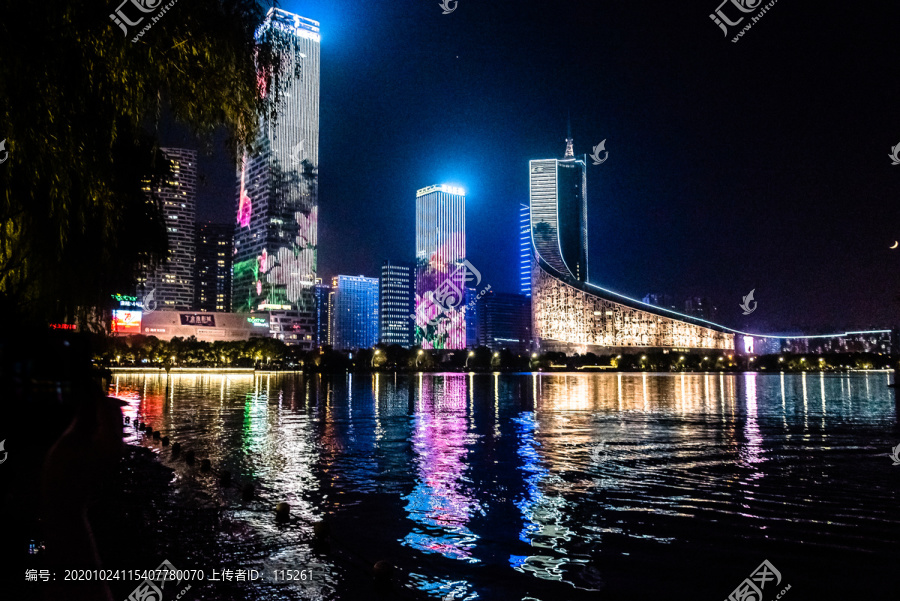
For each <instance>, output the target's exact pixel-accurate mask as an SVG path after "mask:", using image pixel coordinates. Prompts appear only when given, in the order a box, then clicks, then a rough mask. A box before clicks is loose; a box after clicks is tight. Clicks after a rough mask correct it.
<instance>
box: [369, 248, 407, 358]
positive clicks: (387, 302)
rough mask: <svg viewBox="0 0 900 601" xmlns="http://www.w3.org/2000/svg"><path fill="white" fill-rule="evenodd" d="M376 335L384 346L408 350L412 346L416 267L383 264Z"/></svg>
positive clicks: (387, 262) (393, 262) (393, 263)
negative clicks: (398, 346) (389, 345)
mask: <svg viewBox="0 0 900 601" xmlns="http://www.w3.org/2000/svg"><path fill="white" fill-rule="evenodd" d="M378 306H379V316H378V317H379V320H378V322H379V334H378V339H379V341H380V342H382V343H383V344H399V345H400V346H402V347H404V348H409V347H411V346H413V344H415V321H414V320H413V313H414V312H415V309H416V266H415V264H413V263H404V262H398V261H385V262H384V263H383V264H382V265H381V282H380V287H379V294H378Z"/></svg>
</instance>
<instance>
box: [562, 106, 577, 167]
mask: <svg viewBox="0 0 900 601" xmlns="http://www.w3.org/2000/svg"><path fill="white" fill-rule="evenodd" d="M566 132H567V135H566V156H564V157H563V159H564V160H565V159H574V158H575V147H574V142H573V140H572V112H571V111H569V117H568V119H567V122H566Z"/></svg>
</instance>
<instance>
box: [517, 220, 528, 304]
mask: <svg viewBox="0 0 900 601" xmlns="http://www.w3.org/2000/svg"><path fill="white" fill-rule="evenodd" d="M519 294H524V295H525V296H528V297H530V296H531V209H529V208H528V205H519Z"/></svg>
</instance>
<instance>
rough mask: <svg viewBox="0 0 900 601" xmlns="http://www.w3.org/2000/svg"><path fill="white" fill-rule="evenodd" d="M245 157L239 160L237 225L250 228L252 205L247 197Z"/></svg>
mask: <svg viewBox="0 0 900 601" xmlns="http://www.w3.org/2000/svg"><path fill="white" fill-rule="evenodd" d="M246 176H247V155H246V154H245V155H244V158H243V159H241V200H240V203H239V204H238V223H239V224H241V227H250V215H251V214H252V212H253V204H252V202H251V201H250V197H249V196H248V195H247V185H246Z"/></svg>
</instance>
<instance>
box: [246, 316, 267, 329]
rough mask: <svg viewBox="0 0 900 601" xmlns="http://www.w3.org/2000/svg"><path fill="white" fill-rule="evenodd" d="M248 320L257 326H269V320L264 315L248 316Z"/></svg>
mask: <svg viewBox="0 0 900 601" xmlns="http://www.w3.org/2000/svg"><path fill="white" fill-rule="evenodd" d="M247 322H248V323H251V324H253V326H254V327H256V328H268V327H269V320H268V319H263V318H262V317H248V318H247Z"/></svg>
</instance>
